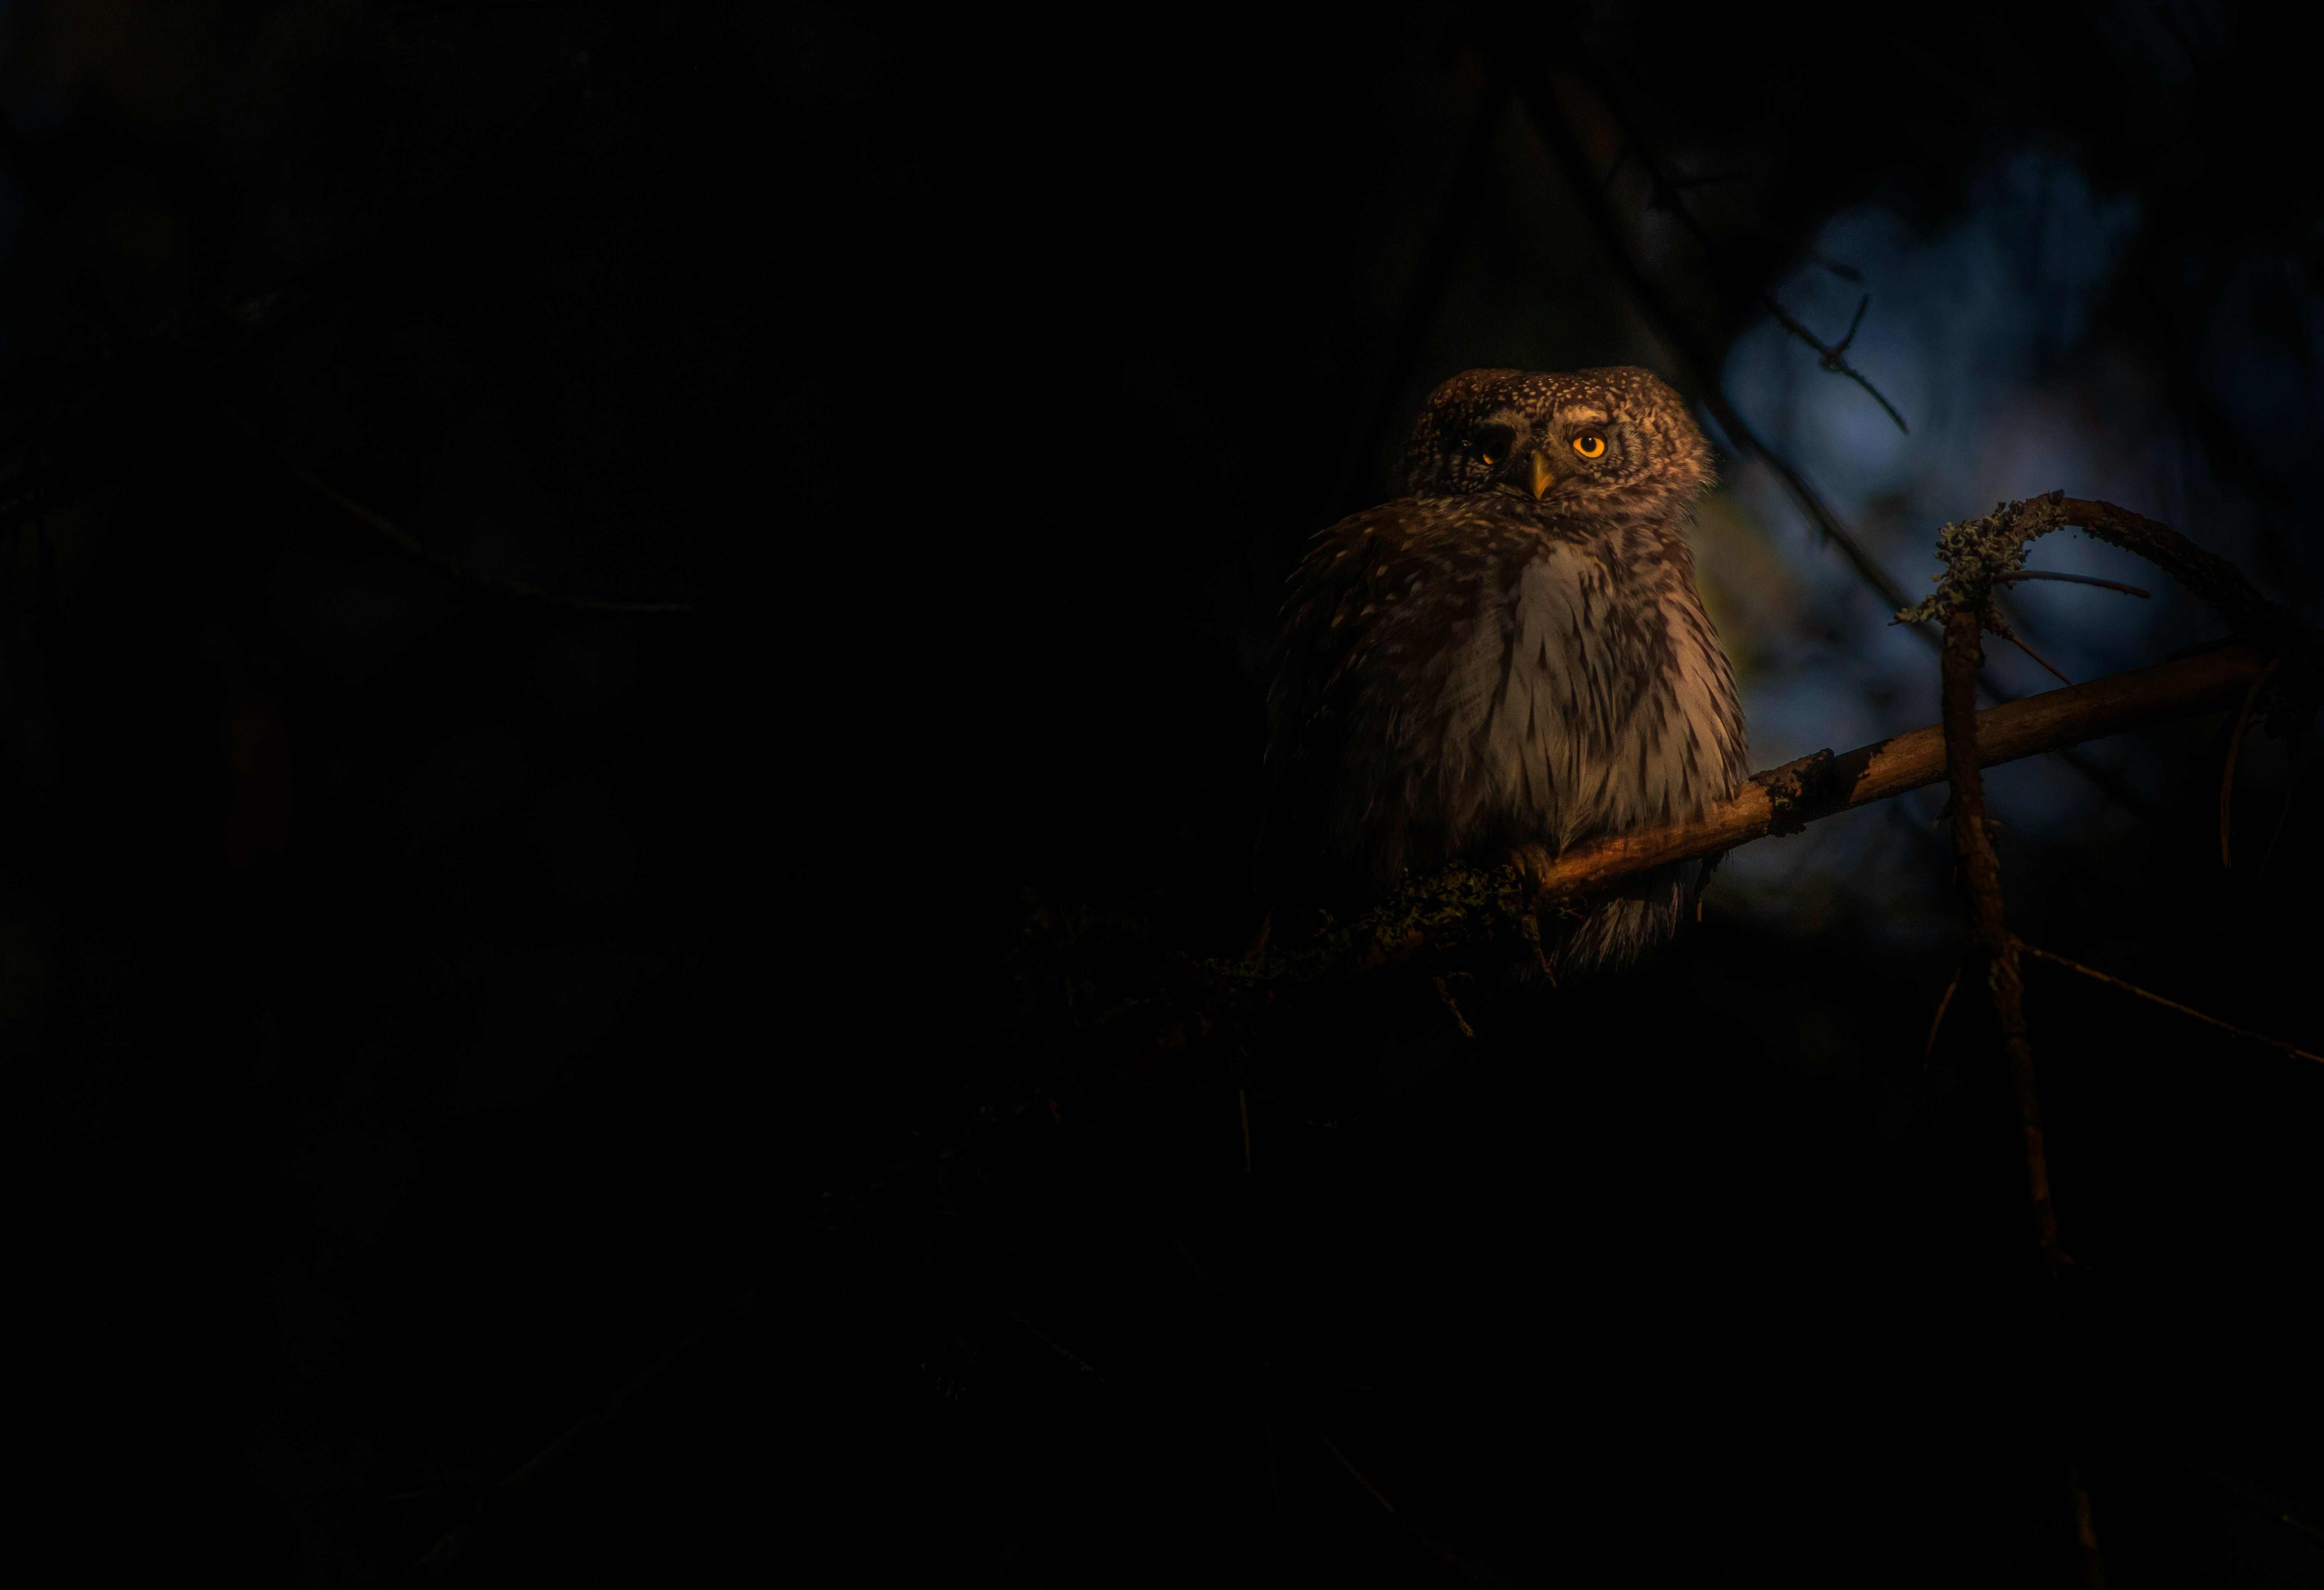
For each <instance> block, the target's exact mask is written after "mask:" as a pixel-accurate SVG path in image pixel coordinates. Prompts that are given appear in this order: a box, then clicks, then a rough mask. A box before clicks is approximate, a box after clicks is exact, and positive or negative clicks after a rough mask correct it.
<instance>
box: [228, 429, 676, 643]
mask: <svg viewBox="0 0 2324 1590" xmlns="http://www.w3.org/2000/svg"><path fill="white" fill-rule="evenodd" d="M226 423H228V424H229V425H231V426H233V427H235V429H236V430H238V431H240V432H242V433H243V434H244V436H246V437H249V438H250V439H251V440H252V441H254V442H256V443H257V444H258V445H259V446H262V447H263V448H265V449H266V451H267V452H269V453H270V454H272V455H273V457H274V461H275V462H276V463H278V464H281V466H282V468H283V470H284V471H285V473H288V474H290V475H291V478H292V479H294V480H296V481H298V482H299V483H300V484H302V485H305V486H309V487H311V488H312V489H313V490H314V491H316V492H318V493H320V494H321V495H323V496H325V497H327V498H329V499H330V500H331V501H333V502H335V503H337V504H338V506H339V507H340V508H342V509H344V510H346V512H347V513H349V514H350V515H352V516H353V517H354V518H355V519H361V520H362V521H363V522H364V524H367V525H369V526H370V527H371V528H373V529H374V530H377V531H378V532H379V533H380V534H381V535H382V536H383V537H385V538H387V539H388V540H389V541H391V542H392V543H393V544H394V545H395V546H396V547H400V548H401V549H402V550H403V551H405V552H407V553H409V554H410V555H411V556H413V557H416V558H418V559H419V560H420V562H421V563H424V564H426V565H428V566H429V568H432V569H434V570H436V571H437V572H438V574H447V575H448V576H450V577H451V578H452V579H455V580H457V581H458V582H459V583H460V584H464V585H473V586H475V587H476V588H477V589H478V590H482V591H489V592H491V593H493V595H495V596H500V597H504V598H506V599H507V600H509V601H511V602H539V603H540V604H541V605H543V606H546V607H562V608H568V609H570V610H572V611H576V612H692V611H694V607H693V604H692V603H691V602H604V601H601V600H599V599H598V598H596V597H594V596H575V595H571V594H569V593H563V592H558V591H549V590H545V589H543V588H542V587H540V586H539V585H535V584H530V583H529V582H527V581H523V580H504V579H502V578H500V577H498V576H497V575H493V574H480V573H478V572H477V571H476V570H475V569H472V568H470V567H469V566H468V565H466V564H465V563H462V562H461V561H460V560H459V559H458V558H457V557H454V556H452V555H451V554H449V553H447V552H441V551H438V549H437V548H435V547H430V546H429V545H428V544H427V543H426V542H425V541H422V540H420V538H418V537H416V536H414V535H412V534H411V533H410V531H408V530H406V529H404V528H403V527H402V526H401V525H399V524H397V523H396V522H395V521H394V520H393V519H389V518H388V517H387V516H386V515H384V514H381V513H374V511H372V510H370V509H368V508H365V507H364V505H363V504H362V503H360V502H358V501H355V499H354V498H352V497H349V496H347V495H346V494H345V493H344V492H340V491H339V490H338V489H337V487H335V486H333V485H331V484H330V483H328V482H327V481H325V480H323V479H322V478H321V477H319V476H318V475H316V474H315V473H312V472H311V471H309V469H307V468H306V467H305V466H304V465H303V464H300V462H299V461H298V460H297V459H295V458H293V457H292V456H291V455H290V453H289V452H288V451H287V450H285V449H284V448H283V447H282V446H281V444H279V443H276V442H273V441H271V440H269V439H268V438H267V437H264V436H263V435H261V434H260V433H259V431H258V430H257V429H256V428H255V427H253V426H252V425H250V424H249V423H248V422H247V421H246V420H244V419H242V418H238V417H236V416H235V415H232V414H227V415H226Z"/></svg>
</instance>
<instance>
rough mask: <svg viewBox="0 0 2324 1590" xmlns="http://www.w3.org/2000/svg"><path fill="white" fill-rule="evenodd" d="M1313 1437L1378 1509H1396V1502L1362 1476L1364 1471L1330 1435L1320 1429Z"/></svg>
mask: <svg viewBox="0 0 2324 1590" xmlns="http://www.w3.org/2000/svg"><path fill="white" fill-rule="evenodd" d="M1315 1438H1316V1439H1317V1440H1319V1441H1321V1442H1323V1450H1324V1451H1326V1452H1329V1453H1330V1454H1331V1455H1332V1461H1333V1462H1334V1463H1336V1464H1338V1465H1339V1466H1341V1467H1342V1468H1344V1469H1346V1470H1347V1471H1348V1477H1349V1478H1350V1479H1351V1480H1353V1481H1355V1482H1356V1484H1359V1485H1361V1486H1362V1487H1363V1488H1364V1494H1365V1495H1367V1496H1369V1497H1370V1498H1371V1499H1372V1500H1373V1501H1375V1502H1377V1503H1379V1504H1380V1511H1381V1512H1395V1511H1396V1503H1393V1502H1391V1501H1389V1500H1388V1498H1387V1497H1385V1496H1383V1495H1381V1494H1380V1493H1379V1486H1378V1485H1375V1484H1372V1483H1371V1481H1369V1480H1368V1479H1366V1478H1364V1471H1363V1470H1362V1469H1360V1468H1358V1467H1357V1466H1355V1465H1354V1464H1352V1463H1351V1462H1349V1461H1348V1455H1347V1454H1346V1453H1345V1452H1342V1451H1341V1450H1340V1449H1339V1448H1337V1447H1335V1446H1333V1444H1332V1438H1331V1437H1329V1436H1327V1435H1325V1434H1324V1433H1323V1431H1322V1430H1317V1431H1316V1432H1315Z"/></svg>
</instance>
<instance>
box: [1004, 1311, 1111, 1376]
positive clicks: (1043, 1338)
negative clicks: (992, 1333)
mask: <svg viewBox="0 0 2324 1590" xmlns="http://www.w3.org/2000/svg"><path fill="white" fill-rule="evenodd" d="M1009 1318H1010V1319H1014V1320H1015V1321H1016V1322H1017V1323H1018V1324H1019V1325H1020V1326H1022V1327H1023V1328H1025V1330H1026V1332H1027V1334H1028V1335H1030V1336H1031V1337H1032V1338H1033V1339H1034V1340H1035V1341H1037V1342H1039V1343H1040V1344H1041V1345H1042V1346H1045V1347H1047V1348H1048V1349H1049V1351H1051V1352H1053V1353H1055V1354H1056V1356H1058V1357H1060V1358H1063V1359H1064V1360H1065V1362H1066V1363H1068V1364H1070V1365H1073V1366H1074V1368H1076V1369H1078V1370H1080V1371H1081V1372H1082V1373H1083V1374H1086V1375H1088V1376H1089V1377H1090V1378H1091V1379H1092V1380H1094V1381H1095V1382H1097V1383H1098V1384H1100V1385H1102V1386H1104V1387H1105V1388H1106V1389H1107V1390H1109V1391H1111V1390H1112V1389H1113V1383H1112V1382H1111V1381H1110V1380H1108V1379H1106V1377H1105V1376H1104V1375H1102V1374H1100V1373H1098V1371H1097V1370H1096V1369H1095V1368H1094V1367H1093V1366H1092V1365H1090V1363H1089V1362H1088V1361H1087V1360H1086V1359H1084V1358H1083V1357H1082V1356H1081V1355H1080V1354H1078V1353H1076V1352H1074V1350H1073V1349H1072V1348H1071V1347H1068V1346H1065V1343H1063V1342H1061V1341H1059V1340H1058V1339H1057V1338H1056V1337H1053V1336H1051V1335H1049V1334H1048V1332H1047V1331H1045V1330H1043V1329H1042V1328H1040V1327H1039V1326H1037V1325H1036V1324H1034V1323H1033V1322H1032V1321H1031V1320H1030V1319H1026V1318H1025V1316H1024V1315H1022V1314H1019V1312H1018V1311H1017V1310H1014V1309H1011V1310H1009Z"/></svg>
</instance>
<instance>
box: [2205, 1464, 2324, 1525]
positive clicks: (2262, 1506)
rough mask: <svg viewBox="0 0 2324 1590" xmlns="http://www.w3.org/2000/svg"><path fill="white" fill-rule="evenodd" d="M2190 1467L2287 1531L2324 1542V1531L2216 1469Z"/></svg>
mask: <svg viewBox="0 0 2324 1590" xmlns="http://www.w3.org/2000/svg"><path fill="white" fill-rule="evenodd" d="M2190 1467H2192V1468H2193V1469H2194V1470H2195V1472H2196V1473H2197V1474H2199V1475H2202V1476H2203V1477H2204V1478H2205V1479H2207V1480H2209V1481H2210V1482H2211V1483H2212V1484H2215V1485H2217V1486H2218V1487H2219V1489H2221V1490H2222V1491H2225V1492H2227V1494H2229V1495H2230V1496H2236V1497H2240V1498H2241V1499H2242V1500H2244V1501H2246V1502H2248V1503H2251V1504H2252V1505H2253V1506H2254V1507H2256V1508H2258V1509H2259V1510H2260V1511H2261V1512H2264V1513H2265V1514H2267V1516H2268V1517H2270V1518H2272V1519H2273V1520H2274V1521H2276V1522H2278V1523H2280V1524H2282V1526H2283V1527H2284V1528H2285V1529H2287V1530H2292V1531H2294V1532H2295V1533H2298V1534H2302V1535H2305V1536H2307V1537H2308V1538H2309V1539H2311V1540H2324V1530H2319V1529H2318V1528H2317V1527H2316V1526H2315V1525H2314V1524H2311V1523H2310V1522H2308V1521H2306V1520H2304V1519H2297V1518H2294V1517H2292V1514H2290V1513H2288V1512H2284V1511H2283V1510H2282V1508H2280V1507H2278V1506H2276V1504H2275V1503H2273V1502H2270V1501H2268V1500H2267V1499H2266V1498H2264V1497H2262V1496H2255V1495H2253V1494H2252V1493H2250V1492H2249V1491H2246V1490H2245V1489H2244V1488H2243V1487H2242V1486H2241V1485H2239V1484H2236V1482H2235V1481H2233V1480H2231V1479H2229V1478H2228V1477H2227V1475H2223V1474H2220V1473H2218V1471H2216V1470H2214V1469H2209V1468H2205V1467H2203V1466H2200V1465H2195V1464H2190Z"/></svg>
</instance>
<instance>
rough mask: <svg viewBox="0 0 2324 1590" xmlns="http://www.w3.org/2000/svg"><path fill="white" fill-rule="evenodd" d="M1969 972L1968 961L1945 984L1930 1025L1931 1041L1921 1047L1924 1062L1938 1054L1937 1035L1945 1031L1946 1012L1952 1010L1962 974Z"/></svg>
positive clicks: (1957, 967) (1954, 970)
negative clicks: (1954, 995)
mask: <svg viewBox="0 0 2324 1590" xmlns="http://www.w3.org/2000/svg"><path fill="white" fill-rule="evenodd" d="M1967 970H1969V962H1967V961H1966V960H1964V961H1962V962H1961V963H1960V965H1959V966H1956V967H1954V968H1953V975H1952V979H1951V980H1950V981H1949V982H1947V983H1946V984H1945V991H1944V994H1943V996H1942V997H1941V998H1939V999H1938V1001H1937V1015H1936V1019H1935V1020H1933V1021H1932V1022H1930V1023H1929V1041H1928V1042H1927V1043H1923V1044H1922V1045H1921V1058H1922V1059H1923V1060H1926V1059H1928V1058H1929V1056H1931V1055H1932V1054H1934V1053H1935V1052H1937V1034H1939V1033H1940V1032H1941V1031H1943V1030H1944V1025H1945V1012H1946V1011H1948V1010H1950V1009H1951V1008H1952V1003H1953V994H1954V992H1955V990H1957V989H1958V988H1960V980H1961V973H1962V972H1964V971H1967Z"/></svg>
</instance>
